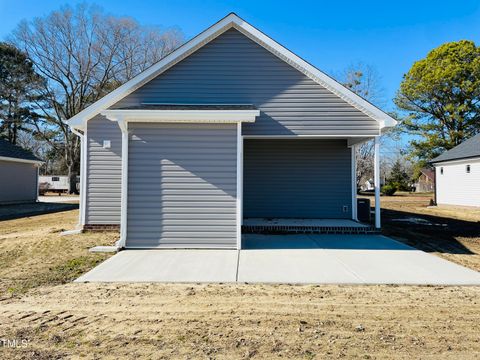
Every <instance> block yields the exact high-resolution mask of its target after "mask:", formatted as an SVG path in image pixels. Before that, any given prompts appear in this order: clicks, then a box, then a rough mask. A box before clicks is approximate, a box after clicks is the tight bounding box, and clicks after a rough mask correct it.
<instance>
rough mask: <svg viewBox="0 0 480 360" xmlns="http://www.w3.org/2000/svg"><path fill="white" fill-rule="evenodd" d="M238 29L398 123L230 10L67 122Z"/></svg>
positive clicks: (78, 120) (382, 119) (75, 122)
mask: <svg viewBox="0 0 480 360" xmlns="http://www.w3.org/2000/svg"><path fill="white" fill-rule="evenodd" d="M231 28H235V29H236V30H238V31H240V32H241V33H242V34H244V35H245V36H247V37H248V38H250V39H251V40H253V41H255V42H256V43H258V44H259V45H261V46H263V47H264V48H265V49H267V50H268V51H270V52H271V53H272V54H274V55H276V56H277V57H278V58H280V59H281V60H283V61H285V62H286V63H288V64H289V65H291V66H293V67H294V68H295V69H297V70H299V71H300V72H302V73H303V74H305V75H306V76H308V77H309V78H311V79H312V80H313V81H315V82H317V83H318V84H320V85H322V86H323V87H325V88H326V89H328V90H329V91H331V92H332V93H334V94H336V95H337V96H339V97H340V98H342V99H343V100H345V101H346V102H347V103H349V104H350V105H352V106H353V107H355V108H357V109H358V110H360V111H362V112H363V113H365V114H366V115H367V116H369V117H371V118H372V119H374V120H376V121H377V122H379V124H380V128H385V127H392V126H395V125H396V123H397V122H396V121H395V119H393V118H392V117H391V116H390V115H388V114H386V113H385V112H383V111H382V110H380V109H379V108H377V107H376V106H374V105H373V104H371V103H370V102H368V101H367V100H365V99H363V98H362V97H360V96H358V95H357V94H355V93H354V92H352V91H351V90H349V89H347V88H346V87H345V86H343V85H342V84H340V83H338V82H337V81H336V80H334V79H333V78H331V77H329V76H328V75H326V74H325V73H323V72H322V71H320V70H319V69H317V68H316V67H314V66H312V65H311V64H309V63H308V62H306V61H305V60H303V59H302V58H300V57H299V56H297V55H295V54H294V53H292V52H291V51H290V50H288V49H286V48H285V47H283V46H282V45H280V44H279V43H277V42H276V41H274V40H273V39H271V38H270V37H268V36H267V35H265V34H264V33H262V32H261V31H259V30H258V29H256V28H254V27H253V26H252V25H250V24H248V23H247V22H246V21H244V20H243V19H241V18H240V17H239V16H237V15H236V14H234V13H230V14H229V15H227V16H226V17H224V18H223V19H222V20H220V21H219V22H217V23H215V24H214V25H212V26H211V27H209V28H208V29H207V30H205V31H203V32H202V33H200V34H199V35H197V36H196V37H194V38H193V39H191V40H190V41H188V42H186V43H185V44H183V45H182V46H180V47H179V48H178V49H176V50H175V51H173V52H172V53H171V54H169V55H167V56H166V57H164V58H163V59H162V60H160V61H159V62H157V63H155V64H154V65H152V66H151V67H149V68H148V69H146V70H145V71H143V72H142V73H140V74H139V75H137V76H135V77H134V78H133V79H131V80H129V81H127V82H126V83H125V84H123V85H122V86H120V87H118V88H117V89H116V90H114V91H112V92H111V93H109V94H108V95H106V96H104V97H103V98H101V99H100V100H98V101H97V102H95V103H94V104H92V105H90V106H89V107H87V108H86V109H84V110H83V111H81V112H80V113H78V114H77V115H75V116H74V117H72V118H71V119H69V120H68V124H69V125H70V126H71V127H73V128H78V129H81V128H83V127H84V126H85V122H86V121H88V120H89V119H91V118H92V117H94V116H95V115H97V114H99V113H101V112H102V111H104V110H106V109H108V108H109V107H110V106H112V105H113V104H115V103H117V102H118V101H119V100H121V99H122V98H124V97H125V96H127V95H129V94H130V93H132V92H133V91H135V90H136V89H138V88H139V87H141V86H142V85H144V84H145V83H147V82H148V81H150V80H152V79H153V78H155V77H156V76H158V75H160V74H161V73H163V72H164V71H166V70H167V69H169V68H171V67H172V66H173V65H175V64H176V63H178V62H180V61H181V60H183V59H185V58H186V57H188V56H189V55H191V54H192V53H194V52H195V51H197V50H198V49H199V48H201V47H202V46H204V45H206V44H208V43H209V42H210V41H212V40H213V39H215V38H216V37H218V36H219V35H221V34H223V33H224V32H225V31H227V30H229V29H231Z"/></svg>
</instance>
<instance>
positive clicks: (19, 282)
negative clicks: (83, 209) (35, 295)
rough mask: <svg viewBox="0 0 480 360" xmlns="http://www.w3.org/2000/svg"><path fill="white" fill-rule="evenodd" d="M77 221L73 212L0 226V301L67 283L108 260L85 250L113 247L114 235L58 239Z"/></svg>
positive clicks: (102, 255)
mask: <svg viewBox="0 0 480 360" xmlns="http://www.w3.org/2000/svg"><path fill="white" fill-rule="evenodd" d="M77 220H78V211H77V210H74V211H66V212H61V213H56V214H48V215H39V216H32V217H27V218H22V219H17V220H7V221H1V222H0V299H2V298H5V297H8V296H14V295H18V294H21V293H24V292H25V291H27V290H29V289H31V288H34V287H38V286H42V285H56V284H64V283H67V282H70V281H72V280H73V279H75V278H77V277H78V276H80V275H81V274H83V273H84V272H85V271H88V270H89V269H91V268H93V267H94V266H95V265H96V264H98V263H100V262H101V261H103V260H105V259H106V258H107V257H108V256H109V255H108V254H93V253H89V252H88V249H89V248H90V247H92V246H94V245H107V244H108V245H111V244H113V243H114V242H115V241H116V240H117V239H118V235H117V234H116V233H108V232H105V233H96V234H92V233H90V234H79V235H73V236H60V232H61V231H63V230H67V229H73V228H74V227H75V224H76V222H77Z"/></svg>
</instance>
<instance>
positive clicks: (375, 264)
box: [238, 234, 480, 285]
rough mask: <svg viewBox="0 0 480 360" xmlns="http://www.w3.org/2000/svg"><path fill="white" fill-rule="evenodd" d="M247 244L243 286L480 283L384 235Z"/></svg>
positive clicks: (251, 239)
mask: <svg viewBox="0 0 480 360" xmlns="http://www.w3.org/2000/svg"><path fill="white" fill-rule="evenodd" d="M312 242H313V243H314V245H312ZM244 243H245V245H246V246H248V249H247V250H244V251H241V253H240V258H239V266H238V281H239V282H248V283H257V282H263V283H285V282H287V283H296V284H410V285H480V273H478V272H476V271H473V270H470V269H467V268H465V267H463V266H460V265H457V264H454V263H452V262H449V261H446V260H444V259H441V258H439V257H437V256H434V255H430V254H427V253H425V252H423V251H420V250H417V249H414V248H412V247H409V246H407V245H405V244H402V243H400V242H397V241H395V240H393V239H390V238H388V237H386V236H381V235H256V234H252V235H246V236H245V237H244Z"/></svg>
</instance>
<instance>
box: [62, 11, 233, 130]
mask: <svg viewBox="0 0 480 360" xmlns="http://www.w3.org/2000/svg"><path fill="white" fill-rule="evenodd" d="M236 17H237V16H236V15H235V14H229V15H228V16H226V17H225V18H223V19H222V20H220V21H219V22H217V23H216V24H214V25H212V26H211V27H209V28H208V29H207V30H205V31H203V32H201V33H200V34H198V35H197V36H195V37H194V38H193V39H191V40H190V41H188V42H186V43H185V44H183V45H182V46H180V47H179V48H178V49H176V50H175V51H173V52H172V53H170V54H169V55H167V56H166V57H164V58H163V59H162V60H160V61H159V62H157V63H155V64H153V65H152V66H150V67H149V68H148V69H146V70H144V71H143V72H141V73H140V74H138V75H137V76H135V77H134V78H132V79H131V80H129V81H127V82H126V83H125V84H123V85H122V86H120V87H118V88H117V89H115V90H113V91H112V92H110V93H109V94H108V95H106V96H104V97H103V98H101V99H100V100H98V101H97V102H95V103H93V104H92V105H90V106H89V107H87V108H86V109H84V110H83V111H81V112H79V113H78V114H77V115H75V116H73V117H72V118H70V119H69V120H68V124H69V125H70V126H71V127H80V128H83V126H84V122H85V121H88V120H89V119H91V118H92V117H94V116H95V115H97V114H98V113H100V112H101V111H102V110H104V109H107V108H109V107H110V106H112V105H113V104H115V103H116V102H118V101H119V100H121V99H123V98H124V97H125V96H127V95H128V94H130V93H132V92H133V91H135V90H136V89H138V88H139V87H141V86H142V85H143V84H145V83H146V82H148V81H150V80H151V79H153V78H154V77H156V76H158V75H159V74H161V73H162V72H164V71H165V70H167V69H169V68H170V67H172V66H173V65H175V64H176V63H178V62H179V61H181V60H183V59H184V58H186V57H187V56H188V55H190V54H191V53H193V52H194V51H196V50H197V49H199V48H200V47H202V46H203V45H205V44H207V43H209V42H210V41H211V40H213V39H214V38H216V37H217V36H218V35H220V34H221V33H223V32H224V31H226V30H227V29H229V28H230V27H232V21H234V19H235V18H236Z"/></svg>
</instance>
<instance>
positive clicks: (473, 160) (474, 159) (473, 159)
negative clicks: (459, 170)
mask: <svg viewBox="0 0 480 360" xmlns="http://www.w3.org/2000/svg"><path fill="white" fill-rule="evenodd" d="M477 162H480V156H472V157H468V158H462V159H452V160H443V161H438V162H434V163H432V165H433V166H434V167H440V166H447V165H454V164H467V163H477Z"/></svg>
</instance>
